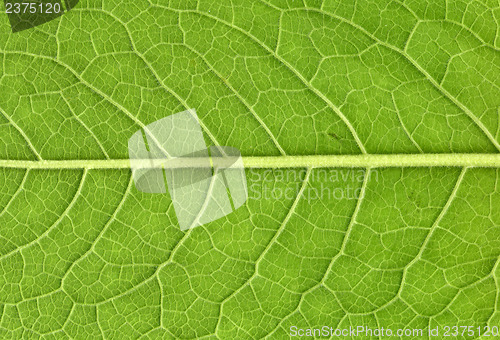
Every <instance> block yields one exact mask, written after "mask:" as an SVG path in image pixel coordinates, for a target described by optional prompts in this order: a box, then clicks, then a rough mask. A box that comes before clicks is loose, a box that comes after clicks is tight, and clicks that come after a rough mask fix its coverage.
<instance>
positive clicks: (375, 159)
mask: <svg viewBox="0 0 500 340" xmlns="http://www.w3.org/2000/svg"><path fill="white" fill-rule="evenodd" d="M198 164H206V160H203V159H200V158H177V159H174V160H159V159H157V160H139V161H137V160H134V166H136V165H139V166H140V167H144V168H157V167H158V168H159V167H164V168H165V167H166V168H169V167H171V168H193V167H200V166H199V165H198ZM243 164H244V167H245V168H263V169H264V168H269V169H273V168H337V167H341V168H345V167H349V168H371V167H373V168H387V167H487V168H500V154H395V155H369V154H368V155H366V154H363V155H314V156H262V157H253V156H250V157H243ZM130 167H131V163H130V160H129V159H116V160H111V159H107V160H83V159H82V160H41V161H26V160H0V168H18V169H127V168H130Z"/></svg>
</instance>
